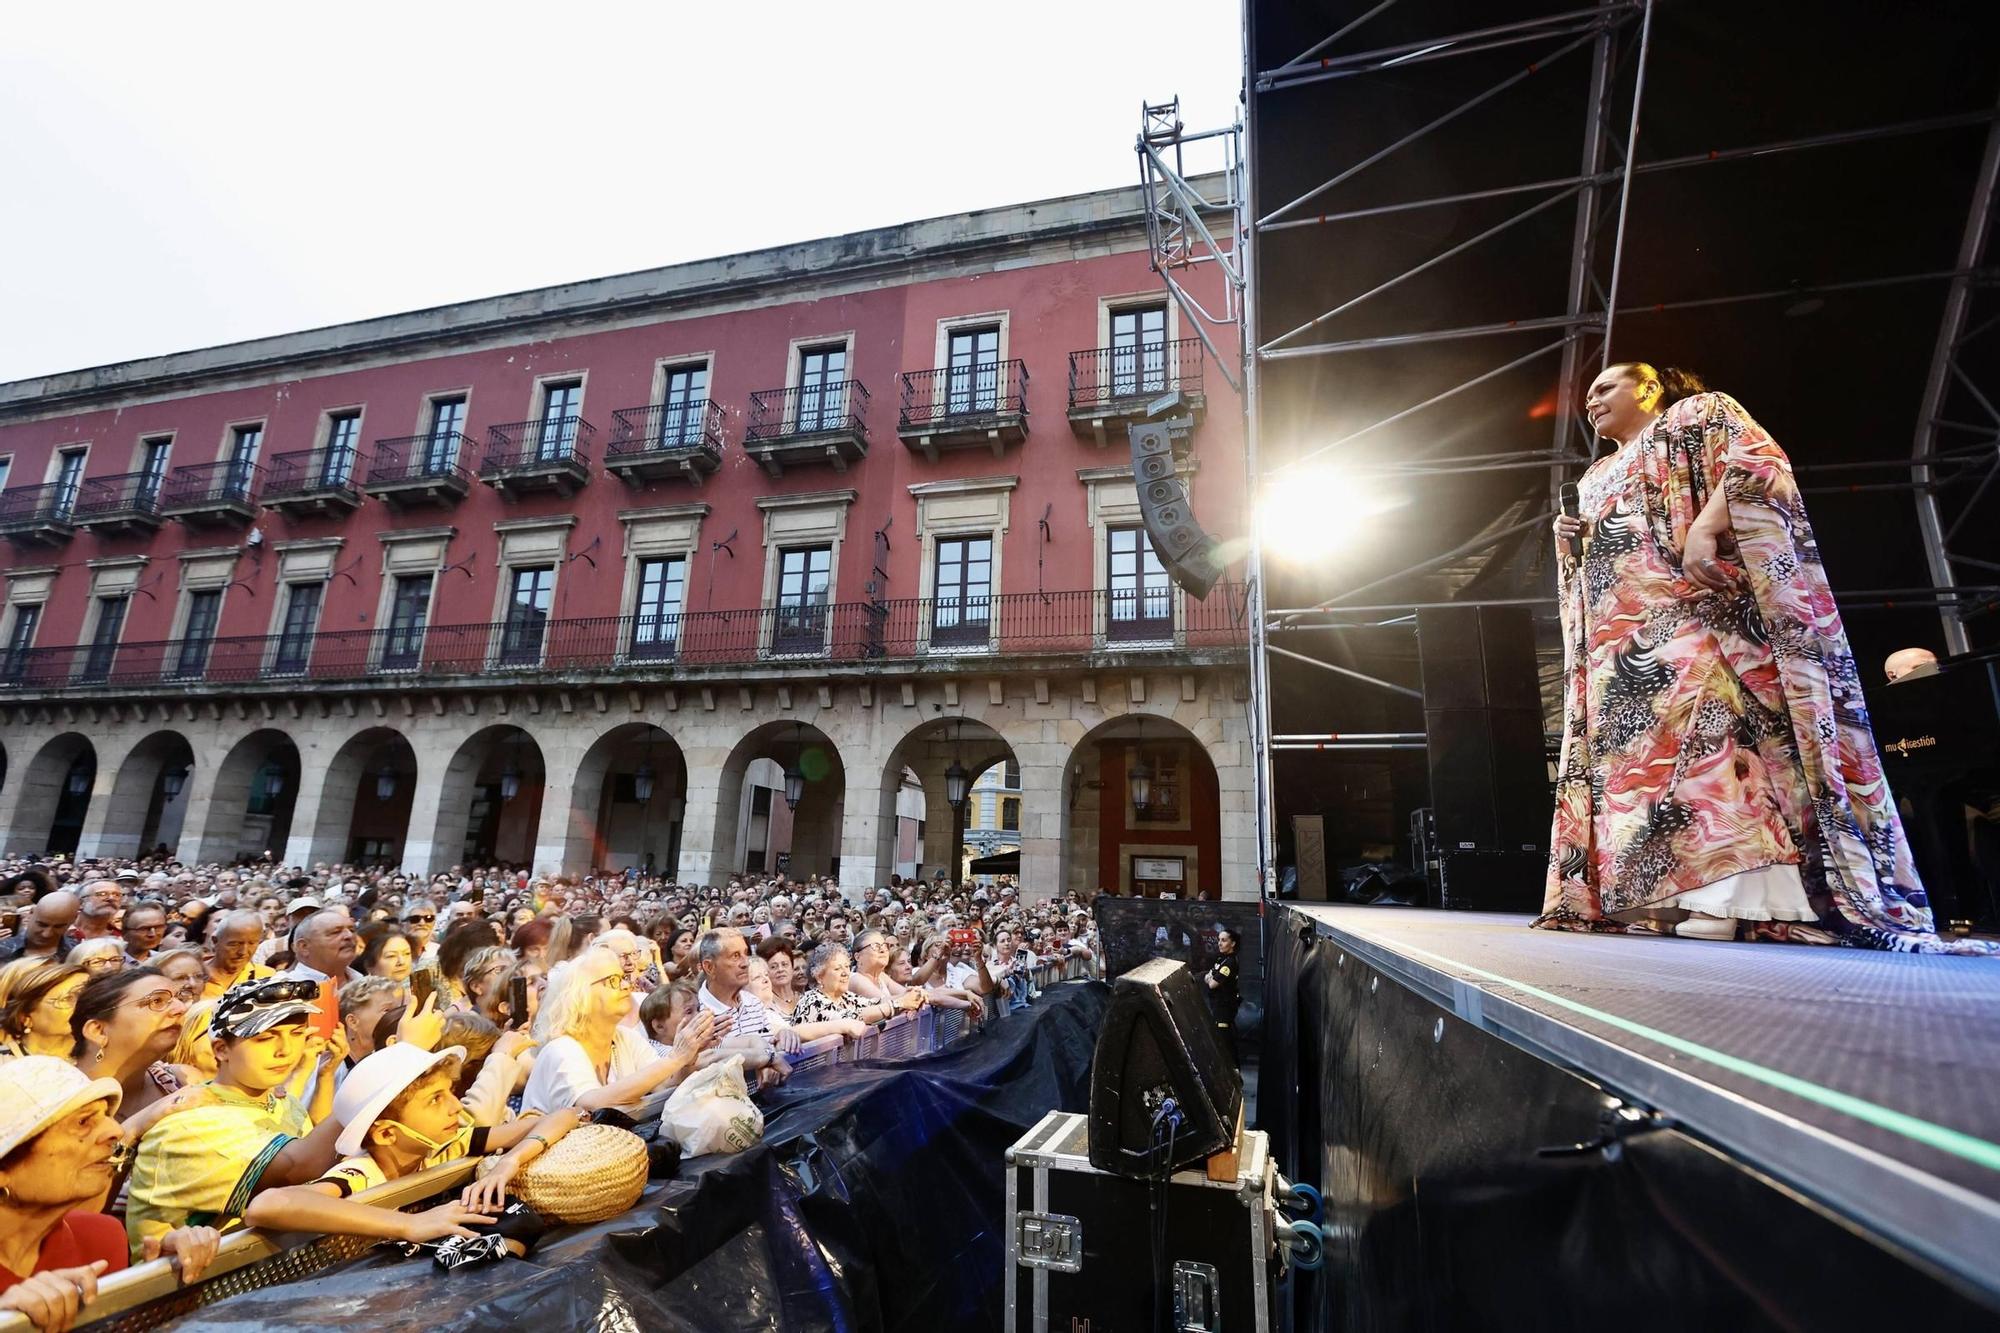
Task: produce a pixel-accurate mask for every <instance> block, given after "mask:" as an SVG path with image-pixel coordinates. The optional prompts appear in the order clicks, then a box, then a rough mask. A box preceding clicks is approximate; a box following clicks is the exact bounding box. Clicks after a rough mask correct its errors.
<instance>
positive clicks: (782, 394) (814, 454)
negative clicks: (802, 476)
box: [743, 380, 868, 477]
mask: <svg viewBox="0 0 2000 1333" xmlns="http://www.w3.org/2000/svg"><path fill="white" fill-rule="evenodd" d="M867 416H868V390H867V389H866V388H864V387H863V386H862V383H861V381H860V380H835V381H833V382H832V383H831V384H819V385H813V386H811V387H809V388H796V389H765V390H763V391H761V392H758V393H753V394H751V395H750V419H749V422H748V424H747V425H746V426H745V427H744V430H743V451H744V452H745V453H747V454H749V455H750V456H751V457H752V458H754V459H756V460H757V461H758V462H759V463H762V464H763V465H764V470H765V471H766V472H769V473H770V474H771V475H772V476H774V477H778V476H783V475H784V471H785V469H786V468H787V467H810V466H815V465H819V464H825V465H828V466H831V467H832V468H833V470H834V471H836V472H845V471H847V465H848V463H850V462H852V461H855V460H857V459H862V458H866V457H867V456H868V421H867Z"/></svg>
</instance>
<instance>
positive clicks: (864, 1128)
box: [174, 981, 1110, 1333]
mask: <svg viewBox="0 0 2000 1333" xmlns="http://www.w3.org/2000/svg"><path fill="white" fill-rule="evenodd" d="M1109 993H1110V992H1109V990H1108V989H1107V988H1106V987H1105V986H1104V985H1103V983H1101V982H1095V981H1074V982H1065V983H1063V984H1061V985H1058V986H1053V987H1050V988H1049V990H1048V991H1047V992H1045V993H1044V995H1043V998H1042V999H1041V1000H1040V1001H1039V1002H1038V1003H1036V1004H1035V1006H1034V1007H1033V1008H1031V1009H1029V1010H1027V1011H1025V1012H1023V1013H1019V1014H1015V1015H1012V1016H1010V1017H1008V1018H1006V1019H1003V1020H1001V1021H999V1022H997V1023H995V1024H991V1025H989V1026H988V1027H987V1028H986V1029H985V1031H984V1032H983V1033H982V1034H981V1035H980V1036H979V1037H978V1038H976V1039H975V1040H973V1041H970V1042H967V1043H964V1044H962V1045H960V1046H958V1047H956V1048H954V1049H951V1050H948V1051H942V1052H939V1053H938V1054H936V1055H933V1056H929V1057H923V1058H919V1059H915V1060H910V1061H902V1062H894V1063H891V1062H879V1063H874V1062H871V1063H863V1064H854V1065H839V1066H835V1067H832V1068H829V1069H825V1070H816V1071H813V1072H811V1073H809V1074H804V1075H800V1076H799V1077H797V1078H796V1079H794V1080H793V1081H792V1082H791V1083H789V1084H787V1085H786V1086H785V1087H783V1088H780V1089H777V1090H776V1091H774V1092H773V1093H771V1094H769V1095H768V1096H767V1097H766V1098H765V1099H764V1105H765V1117H766V1121H765V1137H764V1141H763V1143H761V1144H759V1145H758V1146H757V1147H755V1148H752V1149H751V1150H750V1151H748V1152H745V1153H742V1154H739V1155H737V1156H734V1157H719V1156H718V1157H705V1158H696V1159H693V1160H691V1161H689V1162H686V1163H683V1164H682V1167H681V1171H680V1174H679V1175H678V1176H677V1177H676V1178H675V1179H673V1180H670V1181H663V1182H658V1183H655V1184H653V1185H651V1186H649V1187H648V1188H647V1191H646V1194H645V1197H644V1198H642V1199H641V1201H640V1203H639V1205H638V1206H637V1207H636V1208H634V1209H633V1210H632V1211H630V1212H629V1213H626V1214H625V1215H624V1216H622V1217H618V1218H614V1219H612V1220H610V1221H608V1222H602V1223H598V1224H596V1225H594V1226H590V1227H582V1228H575V1229H567V1230H564V1231H560V1232H557V1233H554V1234H553V1235H552V1236H551V1237H550V1238H549V1239H548V1240H546V1241H545V1242H544V1243H543V1245H542V1247H541V1248H540V1250H539V1251H537V1253H536V1254H535V1255H534V1256H533V1257H532V1258H530V1259H527V1260H507V1261H504V1262H502V1263H499V1264H496V1265H492V1266H489V1267H486V1268H480V1269H472V1270H462V1271H459V1272H455V1273H441V1272H439V1271H437V1269H435V1268H434V1267H433V1266H432V1265H431V1263H430V1262H429V1260H428V1259H427V1258H424V1259H415V1260H404V1259H401V1258H398V1257H396V1256H395V1255H394V1254H393V1252H391V1251H390V1250H388V1249H386V1248H378V1249H376V1250H374V1251H372V1252H371V1253H369V1254H367V1255H365V1256H363V1257H362V1258H360V1259H356V1260H354V1261H352V1262H350V1263H346V1264H342V1265H339V1266H337V1267H334V1268H330V1269H327V1270H325V1271H323V1272H321V1273H319V1274H317V1275H315V1276H313V1277H310V1278H307V1279H304V1280H302V1281H299V1282H293V1283H287V1284H283V1285H277V1286H270V1287H265V1288H262V1289H260V1290H257V1291H251V1292H245V1293H243V1294H242V1295H238V1296H233V1297H230V1298H228V1299H227V1300H223V1301H219V1302H217V1303H215V1304H213V1305H209V1306H205V1307H203V1308H201V1309H199V1310H196V1311H194V1312H193V1313H192V1314H191V1315H189V1316H187V1317H186V1318H185V1319H183V1320H181V1321H180V1322H178V1323H177V1324H175V1325H174V1326H175V1327H177V1328H184V1329H239V1330H241V1329H252V1328H254V1329H260V1330H283V1329H308V1328H312V1329H322V1328H326V1327H328V1326H343V1327H350V1328H367V1329H381V1330H397V1329H406V1330H413V1331H414V1330H440V1331H442V1330H452V1329H464V1330H481V1331H482V1333H485V1331H488V1330H494V1329H543V1330H556V1329H563V1330H571V1329H604V1330H614V1329H616V1330H625V1329H639V1328H643V1329H648V1330H654V1329H659V1330H674V1331H676V1333H680V1331H682V1330H685V1331H686V1333H749V1330H760V1329H786V1330H801V1331H802V1333H819V1331H821V1330H824V1331H825V1333H849V1331H850V1330H853V1331H855V1333H861V1331H864V1330H871V1331H872V1330H885V1331H886V1330H908V1331H909V1333H919V1331H920V1330H921V1331H923V1333H930V1331H932V1330H939V1329H950V1330H953V1333H961V1331H970V1330H978V1329H995V1330H997V1329H998V1328H999V1327H1000V1317H1001V1308H1000V1307H1001V1283H1002V1280H1003V1277H1004V1273H1003V1264H1004V1262H1005V1250H1004V1241H1003V1234H1004V1233H1003V1227H1004V1225H1005V1221H1006V1218H1005V1213H1006V1194H1005V1175H1004V1161H1005V1154H1006V1150H1007V1148H1008V1146H1009V1145H1011V1144H1012V1143H1013V1142H1014V1141H1015V1140H1016V1139H1018V1138H1019V1137H1020V1136H1021V1135H1022V1134H1023V1133H1024V1132H1026V1130H1027V1129H1029V1128H1030V1127H1031V1126H1033V1125H1034V1123H1035V1122H1036V1121H1037V1120H1039V1119H1040V1118H1041V1117H1042V1116H1043V1115H1044V1114H1045V1113H1046V1112H1048V1111H1050V1110H1058V1109H1059V1110H1067V1111H1081V1110H1084V1109H1085V1108H1086V1106H1087V1104H1088V1100H1089V1080H1090V1059H1091V1052H1092V1048H1093V1046H1094V1045H1095V1042H1096V1040H1097V1029H1098V1027H1099V1026H1100V1024H1101V1023H1102V1021H1103V1017H1104V1009H1105V1003H1106V999H1107V997H1108V996H1109Z"/></svg>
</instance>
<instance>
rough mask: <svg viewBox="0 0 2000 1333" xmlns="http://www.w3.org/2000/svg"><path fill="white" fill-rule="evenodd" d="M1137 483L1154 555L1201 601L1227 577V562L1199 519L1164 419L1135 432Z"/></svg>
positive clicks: (1138, 427)
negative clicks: (1197, 520) (1223, 567)
mask: <svg viewBox="0 0 2000 1333" xmlns="http://www.w3.org/2000/svg"><path fill="white" fill-rule="evenodd" d="M1129 429H1130V431H1131V436H1132V485H1133V487H1134V488H1135V489H1136V490H1137V492H1138V495H1139V515H1140V517H1141V518H1143V519H1144V520H1145V522H1146V538H1147V540H1149V541H1150V542H1152V544H1153V554H1155V555H1157V556H1159V557H1160V563H1161V564H1163V565H1165V566H1166V567H1167V575H1168V577H1170V578H1172V579H1173V581H1174V582H1175V583H1178V584H1179V585H1180V586H1181V587H1183V588H1185V589H1186V590H1187V591H1188V593H1189V595H1191V596H1193V597H1194V598H1196V599H1197V600H1199V599H1201V598H1205V597H1207V596H1208V591H1209V589H1211V588H1213V587H1214V586H1215V581H1216V580H1217V579H1219V578H1221V577H1222V560H1221V558H1220V556H1219V555H1218V554H1217V547H1216V541H1215V538H1213V537H1211V536H1209V535H1208V534H1207V533H1205V532H1203V531H1202V530H1201V524H1199V523H1197V522H1195V521H1194V505H1193V504H1192V503H1191V502H1190V501H1189V499H1188V493H1187V487H1185V486H1183V485H1182V484H1181V478H1180V473H1179V471H1178V470H1177V469H1176V468H1175V466H1174V445H1173V435H1172V432H1171V431H1170V430H1169V429H1168V423H1166V422H1164V421H1142V422H1139V423H1137V424H1135V425H1133V426H1131V427H1130V428H1129Z"/></svg>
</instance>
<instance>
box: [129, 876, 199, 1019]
mask: <svg viewBox="0 0 2000 1333" xmlns="http://www.w3.org/2000/svg"><path fill="white" fill-rule="evenodd" d="M122 933H123V934H124V936H125V961H126V962H127V963H129V964H130V965H131V966H133V967H144V966H145V965H146V963H147V960H149V959H150V958H152V956H153V955H154V954H155V953H157V952H159V948H160V941H161V939H163V938H164V937H165V936H166V933H167V907H166V904H165V903H161V902H156V901H154V900H153V899H151V898H145V899H142V900H140V901H139V902H136V903H133V904H132V905H131V906H130V907H128V908H126V909H125V920H124V924H123V929H122ZM194 989H195V995H194V998H196V999H199V998H200V996H201V991H200V988H199V987H195V988H194Z"/></svg>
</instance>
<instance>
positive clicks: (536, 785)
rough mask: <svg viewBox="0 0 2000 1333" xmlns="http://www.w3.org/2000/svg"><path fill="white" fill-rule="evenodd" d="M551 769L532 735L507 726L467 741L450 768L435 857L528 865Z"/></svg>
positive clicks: (445, 861) (442, 791)
mask: <svg viewBox="0 0 2000 1333" xmlns="http://www.w3.org/2000/svg"><path fill="white" fill-rule="evenodd" d="M547 783H548V766H547V764H546V763H545V762H544V760H543V758H542V747H541V745H540V744H539V743H538V742H537V741H536V740H535V738H534V737H533V736H532V735H530V734H529V733H528V732H527V731H525V730H523V729H522V728H520V727H516V726H510V725H507V724H505V723H502V724H500V725H497V726H491V727H486V728H484V729H482V730H480V731H476V732H474V733H473V734H472V735H470V736H468V737H466V738H465V740H464V741H463V742H462V743H461V744H460V745H459V747H458V749H457V750H455V751H453V753H452V756H451V760H450V762H448V763H447V764H446V765H445V769H444V773H443V775H442V777H441V779H440V783H439V791H438V816H437V828H436V832H435V835H434V838H433V841H432V849H431V855H432V859H433V860H434V861H436V862H437V863H438V864H440V865H446V866H448V865H451V864H454V863H457V864H460V865H466V866H472V865H496V864H505V865H529V864H530V863H531V862H532V861H533V860H534V856H535V835H536V833H537V831H538V830H539V829H540V828H541V822H542V801H543V799H544V797H545V796H546V792H547Z"/></svg>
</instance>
